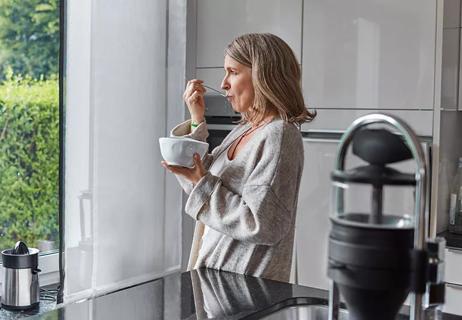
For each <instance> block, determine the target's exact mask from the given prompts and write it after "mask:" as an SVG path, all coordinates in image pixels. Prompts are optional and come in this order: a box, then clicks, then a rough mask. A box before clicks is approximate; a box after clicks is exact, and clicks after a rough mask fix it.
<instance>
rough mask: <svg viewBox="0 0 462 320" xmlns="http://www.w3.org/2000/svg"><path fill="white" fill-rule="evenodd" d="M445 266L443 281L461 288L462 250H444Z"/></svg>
mask: <svg viewBox="0 0 462 320" xmlns="http://www.w3.org/2000/svg"><path fill="white" fill-rule="evenodd" d="M445 266H446V269H445V281H446V282H449V283H453V284H457V285H460V286H462V272H461V271H460V270H461V268H462V250H458V249H450V248H446V256H445ZM461 288H462V287H461ZM460 301H461V302H462V299H461V300H460Z"/></svg>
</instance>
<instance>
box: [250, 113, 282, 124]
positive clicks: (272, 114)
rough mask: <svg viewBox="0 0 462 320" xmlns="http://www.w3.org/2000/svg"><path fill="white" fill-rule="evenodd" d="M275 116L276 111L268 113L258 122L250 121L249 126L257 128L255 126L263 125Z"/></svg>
mask: <svg viewBox="0 0 462 320" xmlns="http://www.w3.org/2000/svg"><path fill="white" fill-rule="evenodd" d="M275 117H276V113H269V114H267V115H266V116H265V117H264V118H263V119H262V120H261V121H260V122H258V123H250V126H251V127H252V128H257V127H259V126H261V125H264V124H266V123H270V122H271V121H272V120H273V119H274V118H275Z"/></svg>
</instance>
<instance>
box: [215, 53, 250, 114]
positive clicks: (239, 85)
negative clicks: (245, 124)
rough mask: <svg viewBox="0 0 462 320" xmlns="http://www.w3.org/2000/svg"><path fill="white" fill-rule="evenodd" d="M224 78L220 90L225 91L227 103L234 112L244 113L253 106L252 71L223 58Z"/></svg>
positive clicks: (227, 57) (228, 58) (230, 59)
mask: <svg viewBox="0 0 462 320" xmlns="http://www.w3.org/2000/svg"><path fill="white" fill-rule="evenodd" d="M224 68H225V77H224V78H223V81H222V82H221V88H222V89H224V90H226V96H227V98H228V101H229V102H230V103H231V105H232V106H233V109H234V110H235V111H236V112H240V113H242V112H246V111H248V110H249V108H250V107H251V106H252V104H253V100H254V97H255V92H254V89H253V84H252V69H251V68H249V67H246V66H244V65H242V64H240V63H239V62H237V61H236V60H234V59H233V58H231V57H230V56H228V55H226V56H225V64H224Z"/></svg>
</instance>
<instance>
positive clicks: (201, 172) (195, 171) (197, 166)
mask: <svg viewBox="0 0 462 320" xmlns="http://www.w3.org/2000/svg"><path fill="white" fill-rule="evenodd" d="M193 161H194V167H192V168H186V167H180V166H170V165H168V164H167V162H165V161H161V165H162V167H164V168H165V169H167V170H168V171H170V172H171V173H174V174H178V175H180V176H183V177H184V178H185V179H187V180H189V181H190V182H192V184H193V185H196V184H197V183H198V182H199V180H200V179H202V177H203V176H205V174H206V173H207V171H206V170H205V168H204V165H203V164H202V160H201V157H200V156H199V154H197V153H195V154H194V157H193Z"/></svg>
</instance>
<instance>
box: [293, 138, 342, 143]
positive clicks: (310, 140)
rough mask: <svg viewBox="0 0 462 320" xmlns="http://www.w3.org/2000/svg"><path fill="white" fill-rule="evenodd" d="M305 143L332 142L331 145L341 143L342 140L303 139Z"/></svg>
mask: <svg viewBox="0 0 462 320" xmlns="http://www.w3.org/2000/svg"><path fill="white" fill-rule="evenodd" d="M302 139H303V142H318V143H320V142H330V143H339V142H340V140H337V139H327V138H305V137H303V138H302Z"/></svg>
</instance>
